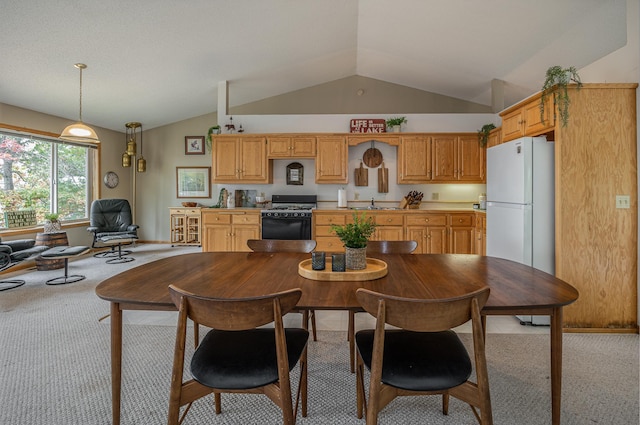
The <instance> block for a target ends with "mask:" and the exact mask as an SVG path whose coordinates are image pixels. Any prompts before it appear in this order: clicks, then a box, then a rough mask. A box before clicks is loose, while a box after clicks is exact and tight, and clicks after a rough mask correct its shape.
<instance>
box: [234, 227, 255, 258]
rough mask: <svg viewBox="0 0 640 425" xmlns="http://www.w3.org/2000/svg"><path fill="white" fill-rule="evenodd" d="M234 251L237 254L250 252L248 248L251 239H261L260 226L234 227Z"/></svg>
mask: <svg viewBox="0 0 640 425" xmlns="http://www.w3.org/2000/svg"><path fill="white" fill-rule="evenodd" d="M232 237H233V250H234V251H236V252H250V251H251V249H250V248H249V247H248V246H247V241H248V240H249V239H260V227H259V226H233V231H232Z"/></svg>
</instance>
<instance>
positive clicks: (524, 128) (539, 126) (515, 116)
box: [500, 93, 555, 143]
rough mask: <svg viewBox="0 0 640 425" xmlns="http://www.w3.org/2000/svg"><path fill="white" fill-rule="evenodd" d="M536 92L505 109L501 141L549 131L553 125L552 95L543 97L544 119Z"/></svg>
mask: <svg viewBox="0 0 640 425" xmlns="http://www.w3.org/2000/svg"><path fill="white" fill-rule="evenodd" d="M540 97H541V94H540V93H538V94H537V95H534V96H532V97H530V98H528V99H527V100H526V101H525V102H523V103H521V104H518V105H517V106H515V107H511V108H508V109H505V110H504V111H503V112H502V113H501V114H500V115H501V116H502V131H501V132H502V142H503V143H504V142H508V141H509V140H514V139H517V138H519V137H523V136H533V135H539V134H543V133H545V132H548V131H551V130H553V129H554V126H555V105H554V103H553V96H547V98H546V99H545V108H544V116H543V117H544V120H543V119H542V117H541V116H540Z"/></svg>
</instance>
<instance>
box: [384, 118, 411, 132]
mask: <svg viewBox="0 0 640 425" xmlns="http://www.w3.org/2000/svg"><path fill="white" fill-rule="evenodd" d="M406 122H407V119H406V118H405V117H397V118H389V119H388V120H387V127H390V128H393V131H396V132H399V131H400V126H401V125H402V124H404V123H406Z"/></svg>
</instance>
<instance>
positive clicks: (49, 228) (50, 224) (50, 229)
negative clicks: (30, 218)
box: [42, 221, 62, 233]
mask: <svg viewBox="0 0 640 425" xmlns="http://www.w3.org/2000/svg"><path fill="white" fill-rule="evenodd" d="M42 230H44V232H45V233H54V232H59V231H61V230H62V226H61V225H60V222H59V221H45V222H44V225H43V226H42Z"/></svg>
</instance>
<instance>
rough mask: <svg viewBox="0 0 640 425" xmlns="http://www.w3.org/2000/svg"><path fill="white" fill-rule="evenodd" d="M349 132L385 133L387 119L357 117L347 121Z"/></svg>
mask: <svg viewBox="0 0 640 425" xmlns="http://www.w3.org/2000/svg"><path fill="white" fill-rule="evenodd" d="M349 128H350V132H351V133H386V132H387V121H386V120H385V119H384V118H358V119H352V120H351V121H350V123H349Z"/></svg>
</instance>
